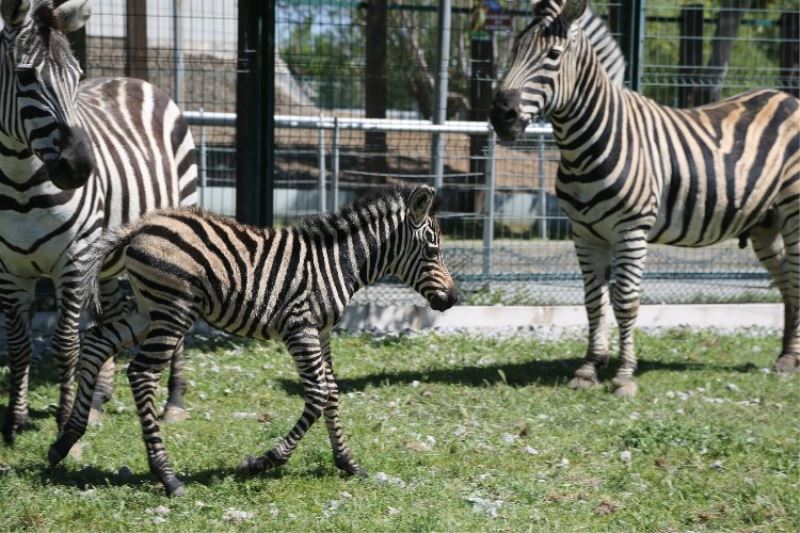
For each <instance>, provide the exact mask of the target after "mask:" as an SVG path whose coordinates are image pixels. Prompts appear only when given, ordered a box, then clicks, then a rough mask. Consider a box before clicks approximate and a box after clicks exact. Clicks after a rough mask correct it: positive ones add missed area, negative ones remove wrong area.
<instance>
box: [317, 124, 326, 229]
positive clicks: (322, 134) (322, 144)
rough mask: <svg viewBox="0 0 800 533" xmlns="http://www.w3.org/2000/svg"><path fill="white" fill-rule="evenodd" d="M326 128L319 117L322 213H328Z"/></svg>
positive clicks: (318, 201) (320, 210) (318, 199)
mask: <svg viewBox="0 0 800 533" xmlns="http://www.w3.org/2000/svg"><path fill="white" fill-rule="evenodd" d="M325 174H326V172H325V128H323V124H322V115H320V117H319V185H318V187H319V197H318V198H317V209H318V210H319V212H320V213H324V212H325V211H327V209H326V205H325V204H326V203H327V202H326V198H325V195H326V191H325V180H326V179H327V176H326V175H325Z"/></svg>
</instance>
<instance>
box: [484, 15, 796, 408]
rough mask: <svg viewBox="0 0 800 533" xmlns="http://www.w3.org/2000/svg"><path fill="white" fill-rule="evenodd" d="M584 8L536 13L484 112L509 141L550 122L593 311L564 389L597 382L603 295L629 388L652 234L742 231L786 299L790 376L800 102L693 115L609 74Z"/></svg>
mask: <svg viewBox="0 0 800 533" xmlns="http://www.w3.org/2000/svg"><path fill="white" fill-rule="evenodd" d="M578 4H579V3H578ZM584 7H585V3H584V4H583V6H581V5H577V6H574V7H572V8H571V9H570V12H569V13H568V12H567V9H566V7H565V11H564V12H563V13H562V14H561V15H560V16H559V17H557V18H555V19H551V20H534V23H533V24H531V26H529V28H528V29H527V30H526V31H525V32H524V33H522V34H521V35H520V36H519V37H518V39H517V42H516V55H515V57H514V62H513V65H512V67H511V69H510V70H509V72H508V74H507V76H506V78H505V79H504V80H503V82H502V84H501V85H500V88H499V90H498V93H497V95H496V97H495V101H494V104H493V109H492V113H491V119H492V124H493V125H494V128H495V130H496V131H497V133H498V135H499V136H500V137H501V138H505V139H510V138H514V137H515V136H516V135H518V134H519V133H520V132H521V131H522V129H523V128H524V127H525V124H526V123H527V122H528V121H530V120H531V119H533V118H535V117H538V116H545V117H547V118H548V119H549V120H550V122H551V123H552V125H553V131H554V134H555V137H556V141H557V143H558V146H559V149H560V151H561V163H560V165H559V170H558V180H557V184H556V190H557V193H558V196H559V199H560V202H561V205H562V207H563V209H564V211H565V212H566V213H567V215H568V216H569V218H570V220H571V221H572V224H573V240H574V241H575V248H576V252H577V255H578V260H579V262H580V265H581V270H582V272H583V278H584V286H585V295H586V309H587V313H588V317H589V347H588V350H587V356H586V362H585V363H584V365H583V366H582V367H581V368H579V369H578V371H577V372H576V375H575V378H574V379H573V381H572V382H571V384H572V385H573V386H574V387H584V386H589V385H593V384H595V383H597V373H596V367H597V366H598V365H601V364H604V363H605V362H606V360H607V359H608V339H607V324H606V316H605V313H606V307H607V304H608V302H609V299H610V301H611V303H612V305H613V308H614V314H615V316H616V319H617V322H618V323H619V327H620V357H621V360H622V364H621V366H620V368H619V371H618V372H617V376H616V378H615V381H614V383H615V392H616V394H618V395H621V396H631V395H634V394H635V393H636V384H635V382H634V381H633V373H634V371H635V369H636V357H635V354H634V347H633V335H632V330H633V326H634V322H635V319H636V315H637V312H638V308H639V295H640V286H641V278H642V273H643V270H644V264H645V259H646V256H647V244H648V243H649V242H657V243H664V244H672V245H678V246H706V245H709V244H713V243H716V242H720V241H722V240H725V239H730V238H736V237H738V236H741V235H749V238H750V239H751V241H752V243H753V248H754V250H755V253H756V255H757V256H758V258H759V259H760V260H761V263H762V264H763V265H764V267H765V268H766V269H767V270H768V271H769V272H770V274H771V275H772V278H773V280H774V282H775V284H776V286H777V287H778V288H779V289H780V292H781V295H782V297H783V303H784V307H785V330H784V336H783V348H782V351H781V354H780V356H779V358H778V360H777V361H776V363H775V368H776V370H779V371H789V370H794V369H795V368H797V366H798V364H800V318H799V317H798V306H799V305H800V100H798V99H797V98H794V97H792V96H790V95H789V94H786V93H782V92H780V91H773V90H757V91H750V92H748V93H745V94H741V95H738V96H734V97H732V98H728V99H726V100H723V101H721V102H718V103H714V104H710V105H706V106H703V107H699V108H694V109H673V108H669V107H665V106H661V105H658V104H656V103H655V102H653V101H652V100H650V99H648V98H646V97H644V96H641V95H639V94H636V93H633V92H631V91H627V90H625V89H621V88H619V87H618V86H616V85H615V84H614V83H612V82H611V81H610V80H609V78H608V76H607V75H606V72H605V70H604V69H603V68H602V67H601V65H600V62H599V60H598V58H597V55H596V54H595V52H594V50H593V48H592V46H591V44H590V42H589V41H588V39H587V38H586V36H585V35H584V34H583V32H582V31H581V29H580V28H579V27H578V26H577V25H576V24H572V22H573V21H574V20H575V18H576V17H577V16H579V15H580V14H581V13H582V9H583V8H584ZM612 263H613V264H615V269H614V272H613V282H614V283H613V287H612V288H611V289H609V282H610V281H612V272H611V265H612Z"/></svg>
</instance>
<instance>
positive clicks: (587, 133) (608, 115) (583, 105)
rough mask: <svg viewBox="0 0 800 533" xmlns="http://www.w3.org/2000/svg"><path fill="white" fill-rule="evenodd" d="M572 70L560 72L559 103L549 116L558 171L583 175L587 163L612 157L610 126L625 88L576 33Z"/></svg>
mask: <svg viewBox="0 0 800 533" xmlns="http://www.w3.org/2000/svg"><path fill="white" fill-rule="evenodd" d="M568 53H569V54H570V57H565V58H564V59H563V60H564V61H572V64H571V65H570V66H571V67H572V68H566V69H563V72H562V76H561V77H562V79H561V80H560V83H562V84H567V85H565V87H563V88H562V89H561V90H562V94H563V95H564V96H563V102H561V105H560V106H559V107H558V108H556V109H555V110H554V111H553V112H552V113H551V114H550V117H549V118H550V122H551V124H552V126H553V134H554V136H555V139H556V143H557V144H558V147H559V150H560V152H561V171H562V173H566V174H573V173H574V174H578V175H580V174H583V173H584V172H585V171H586V170H587V166H588V165H590V164H597V163H599V162H601V161H605V160H607V159H608V158H609V157H613V156H614V154H613V153H611V148H612V147H613V145H614V143H613V142H611V136H612V134H613V130H614V125H615V124H617V125H619V120H620V119H621V118H622V115H621V113H622V112H623V101H624V99H625V92H626V91H627V90H626V89H624V88H622V87H618V86H617V85H615V84H614V83H613V82H612V80H611V79H610V78H609V77H608V74H607V73H606V71H605V69H604V68H603V66H602V64H601V63H600V60H599V59H598V57H597V55H596V54H595V52H594V49H593V48H592V46H591V43H590V42H589V41H588V39H587V38H586V37H585V35H583V33H579V34H578V35H577V37H576V41H575V42H574V43H573V46H572V47H571V49H570V50H569V51H568Z"/></svg>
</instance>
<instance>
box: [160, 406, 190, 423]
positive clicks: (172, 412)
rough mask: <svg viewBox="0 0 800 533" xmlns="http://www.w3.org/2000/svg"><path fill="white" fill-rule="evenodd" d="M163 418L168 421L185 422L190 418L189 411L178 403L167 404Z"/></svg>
mask: <svg viewBox="0 0 800 533" xmlns="http://www.w3.org/2000/svg"><path fill="white" fill-rule="evenodd" d="M161 418H162V420H164V422H167V423H173V422H183V421H184V420H186V419H187V418H189V411H187V410H186V409H184V408H183V407H179V406H177V405H167V406H166V407H165V408H164V414H163V415H161Z"/></svg>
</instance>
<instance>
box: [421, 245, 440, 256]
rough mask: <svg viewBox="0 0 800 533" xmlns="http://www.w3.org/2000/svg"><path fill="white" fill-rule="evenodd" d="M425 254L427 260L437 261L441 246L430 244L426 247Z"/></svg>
mask: <svg viewBox="0 0 800 533" xmlns="http://www.w3.org/2000/svg"><path fill="white" fill-rule="evenodd" d="M423 254H424V255H425V259H436V258H437V257H439V246H438V245H436V244H432V243H429V244H427V245H426V246H425V248H424V251H423Z"/></svg>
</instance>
